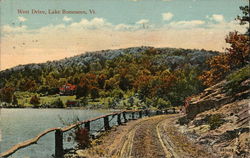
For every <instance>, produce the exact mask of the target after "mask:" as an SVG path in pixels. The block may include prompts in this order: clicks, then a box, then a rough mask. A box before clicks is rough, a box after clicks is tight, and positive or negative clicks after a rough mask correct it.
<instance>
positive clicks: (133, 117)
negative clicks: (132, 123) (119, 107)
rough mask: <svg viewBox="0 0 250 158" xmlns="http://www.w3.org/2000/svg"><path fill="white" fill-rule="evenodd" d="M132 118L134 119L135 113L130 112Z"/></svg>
mask: <svg viewBox="0 0 250 158" xmlns="http://www.w3.org/2000/svg"><path fill="white" fill-rule="evenodd" d="M131 115H132V120H134V119H135V113H134V112H132V114H131Z"/></svg>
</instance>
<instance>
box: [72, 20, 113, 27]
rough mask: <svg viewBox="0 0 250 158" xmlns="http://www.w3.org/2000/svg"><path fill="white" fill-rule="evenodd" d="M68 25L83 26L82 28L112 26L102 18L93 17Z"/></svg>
mask: <svg viewBox="0 0 250 158" xmlns="http://www.w3.org/2000/svg"><path fill="white" fill-rule="evenodd" d="M70 27H77V28H84V29H105V28H109V27H112V24H111V23H109V22H107V21H106V20H105V19H103V18H94V19H92V20H88V19H82V20H81V21H80V22H75V23H72V24H71V25H70Z"/></svg>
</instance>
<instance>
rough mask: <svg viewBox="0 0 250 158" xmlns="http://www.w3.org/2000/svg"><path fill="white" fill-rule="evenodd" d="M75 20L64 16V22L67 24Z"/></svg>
mask: <svg viewBox="0 0 250 158" xmlns="http://www.w3.org/2000/svg"><path fill="white" fill-rule="evenodd" d="M72 20H73V19H72V18H70V17H67V16H64V17H63V21H65V22H69V21H72Z"/></svg>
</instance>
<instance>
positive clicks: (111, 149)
mask: <svg viewBox="0 0 250 158" xmlns="http://www.w3.org/2000/svg"><path fill="white" fill-rule="evenodd" d="M178 117H179V114H171V115H158V116H153V117H145V118H142V119H139V120H132V121H129V122H128V123H126V124H123V125H122V126H118V127H114V128H112V129H111V130H110V131H109V132H106V133H104V134H103V135H102V136H101V137H100V138H99V139H96V140H94V141H93V142H92V147H90V148H88V149H85V150H77V151H76V153H77V154H76V155H74V156H73V155H72V156H68V157H78V158H79V157H87V158H164V157H167V158H173V157H174V158H184V157H185V158H189V157H190V158H191V157H192V158H193V157H197V158H198V157H216V156H214V155H212V154H211V153H209V152H208V151H206V150H205V149H204V148H203V147H202V146H200V145H196V144H194V143H193V142H192V141H190V140H189V139H188V138H187V137H186V136H185V135H182V134H181V132H179V131H178V130H177V128H176V127H175V122H176V120H177V118H178Z"/></svg>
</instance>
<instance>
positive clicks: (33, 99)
mask: <svg viewBox="0 0 250 158" xmlns="http://www.w3.org/2000/svg"><path fill="white" fill-rule="evenodd" d="M30 104H32V105H34V106H35V107H37V106H38V105H39V104H40V98H39V97H38V96H36V95H34V96H33V97H31V99H30Z"/></svg>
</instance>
